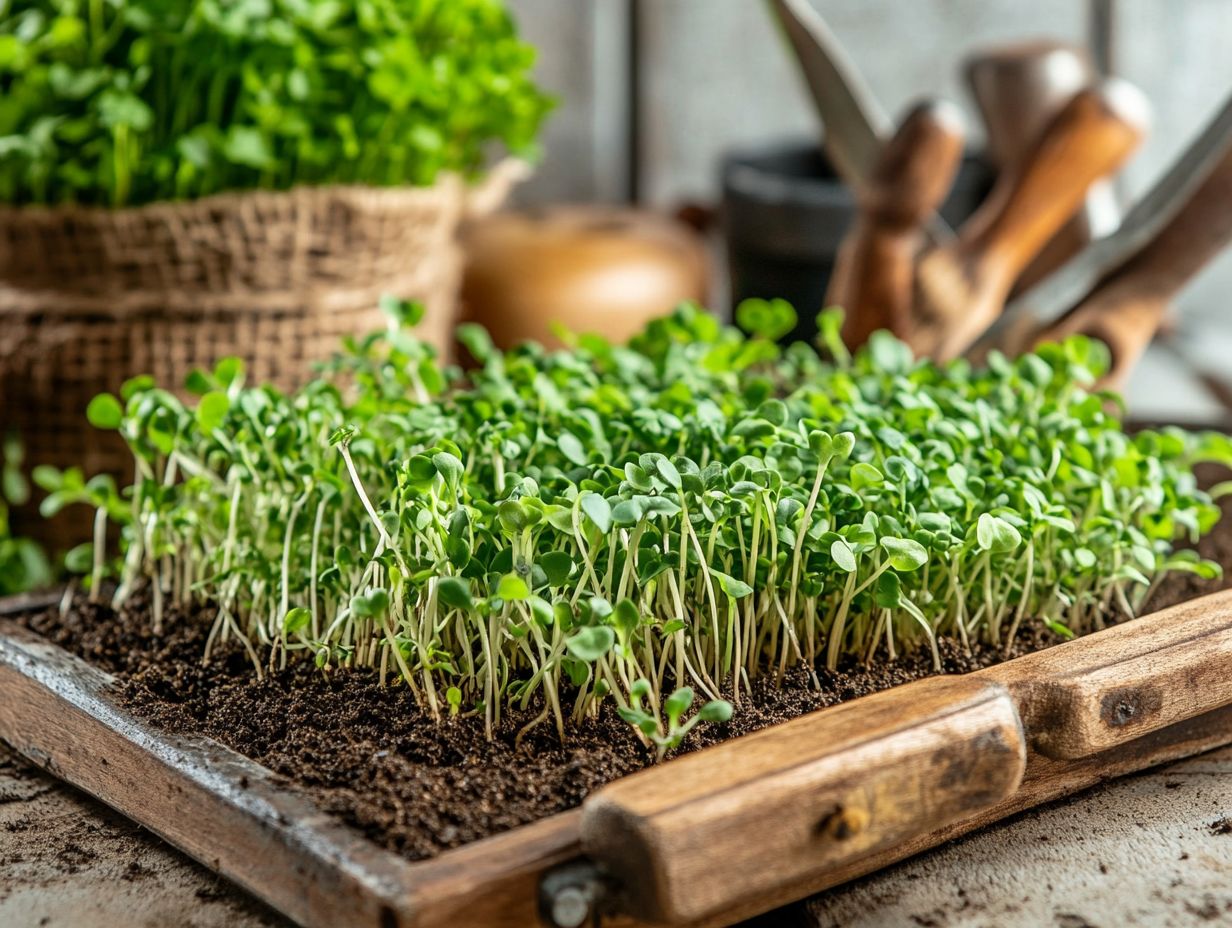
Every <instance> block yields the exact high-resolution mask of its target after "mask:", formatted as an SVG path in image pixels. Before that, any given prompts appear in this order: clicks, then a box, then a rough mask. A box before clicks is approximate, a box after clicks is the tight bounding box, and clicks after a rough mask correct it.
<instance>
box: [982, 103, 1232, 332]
mask: <svg viewBox="0 0 1232 928" xmlns="http://www.w3.org/2000/svg"><path fill="white" fill-rule="evenodd" d="M1229 139H1232V97H1229V98H1228V100H1227V101H1226V102H1225V103H1224V105H1223V107H1222V109H1220V111H1219V112H1218V113H1216V114H1215V116H1214V117H1213V118H1212V119H1211V121H1210V122H1209V123H1208V124H1207V125H1206V128H1204V129H1203V130H1202V132H1201V134H1200V135H1199V136H1198V137H1197V138H1196V139H1195V140H1194V141H1193V142H1192V143H1191V144H1190V146H1189V147H1188V148H1187V149H1185V151H1184V153H1182V154H1181V155H1180V157H1178V158H1177V159H1176V161H1174V162H1173V164H1172V167H1170V168H1169V169H1168V171H1167V173H1166V174H1164V176H1163V177H1162V178H1160V180H1159V181H1158V182H1157V183H1156V184H1155V186H1154V187H1152V188H1151V189H1150V191H1148V192H1147V194H1146V195H1145V196H1143V197H1142V198H1141V199H1140V200H1138V202H1137V203H1135V204H1134V206H1133V207H1132V208H1131V209H1130V211H1129V212H1128V214H1126V216H1125V219H1124V220H1123V221H1122V222H1121V224H1120V225H1119V226H1118V227H1117V229H1116V231H1115V232H1113V233H1112V234H1111V235H1109V236H1107V237H1106V238H1102V239H1099V240H1097V241H1095V242H1092V243H1091V244H1090V245H1088V246H1087V247H1086V249H1085V250H1083V251H1082V252H1081V253H1080V254H1079V255H1077V256H1076V257H1075V258H1074V259H1073V260H1072V261H1070V262H1069V263H1067V264H1066V265H1065V266H1063V267H1062V268H1060V269H1059V270H1058V271H1057V272H1056V273H1054V274H1052V275H1051V276H1049V277H1047V278H1046V279H1044V280H1042V281H1040V283H1038V284H1036V285H1035V286H1034V287H1032V288H1031V289H1030V290H1028V291H1027V292H1025V293H1023V294H1022V295H1021V296H1018V297H1016V298H1015V299H1014V300H1013V301H1012V302H1011V303H1010V305H1009V306H1008V307H1007V308H1006V313H1005V319H1006V320H1007V321H1008V320H1010V319H1012V318H1014V317H1019V316H1022V315H1029V316H1030V317H1031V318H1032V319H1034V320H1035V321H1036V323H1044V322H1051V321H1054V320H1056V319H1057V318H1059V317H1060V316H1061V315H1062V314H1064V313H1066V312H1067V311H1069V310H1070V309H1072V308H1073V307H1074V306H1076V305H1077V304H1078V303H1079V302H1080V301H1081V300H1082V299H1083V298H1084V297H1085V296H1086V295H1087V294H1088V293H1090V292H1091V290H1092V289H1093V288H1094V287H1095V285H1096V284H1097V283H1099V281H1100V280H1101V279H1102V278H1103V277H1105V276H1106V275H1107V274H1108V273H1109V272H1111V271H1112V270H1113V269H1115V268H1116V267H1118V266H1120V265H1121V264H1123V263H1125V261H1126V260H1127V259H1128V258H1129V257H1130V256H1131V255H1133V254H1134V253H1135V252H1137V251H1138V250H1139V249H1140V248H1141V247H1142V246H1143V245H1145V244H1146V243H1147V242H1149V241H1150V240H1151V239H1152V238H1153V237H1154V236H1155V234H1156V233H1157V232H1158V231H1159V230H1160V229H1161V228H1163V226H1164V225H1165V224H1166V223H1167V222H1168V221H1170V220H1171V219H1172V217H1173V215H1174V214H1175V213H1176V212H1177V211H1178V210H1180V208H1181V207H1182V206H1184V205H1185V203H1187V202H1188V201H1189V197H1190V194H1191V193H1192V192H1193V190H1194V188H1196V187H1197V186H1198V185H1199V184H1200V183H1201V182H1202V181H1203V179H1204V178H1205V177H1206V176H1207V174H1208V173H1209V172H1210V171H1211V169H1212V167H1213V166H1214V165H1215V164H1216V163H1217V162H1219V161H1220V160H1221V159H1222V158H1223V157H1224V152H1225V150H1226V148H1227V145H1228V144H1229ZM993 334H995V333H993Z"/></svg>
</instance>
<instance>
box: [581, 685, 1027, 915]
mask: <svg viewBox="0 0 1232 928" xmlns="http://www.w3.org/2000/svg"><path fill="white" fill-rule="evenodd" d="M1025 763H1026V745H1025V743H1024V741H1023V738H1022V734H1021V729H1020V726H1019V722H1018V717H1017V715H1016V713H1015V709H1014V705H1013V702H1012V701H1011V700H1010V698H1009V696H1008V694H1007V692H1006V691H1005V690H1004V688H1002V687H1000V686H997V685H993V684H989V683H987V682H977V681H975V680H972V679H970V678H959V677H952V678H946V677H936V678H932V679H928V680H922V681H920V682H918V683H913V684H909V685H907V686H903V687H899V688H896V689H894V690H892V691H887V692H884V693H880V694H878V695H875V696H871V697H868V698H866V699H861V700H859V701H858V702H854V703H850V704H847V705H844V706H839V707H835V708H830V709H826V710H824V711H822V712H818V713H813V714H811V715H806V716H802V717H801V718H798V719H796V720H794V721H791V722H787V723H784V724H781V725H776V726H774V727H773V728H770V729H764V730H762V731H759V732H756V733H754V734H752V735H748V736H746V737H743V738H737V739H734V740H732V741H728V742H725V743H723V744H721V745H718V746H716V747H713V748H709V749H707V750H706V751H703V752H699V753H696V754H690V755H687V756H685V757H682V758H680V759H678V760H674V761H671V762H670V763H667V764H664V765H661V766H659V767H655V768H653V769H649V770H645V771H642V772H641V773H636V774H634V775H632V776H630V777H626V778H624V779H622V780H619V781H617V782H615V783H612V784H609V785H608V786H605V787H603V788H602V789H600V790H599V791H598V792H597V793H595V794H594V795H592V796H591V797H590V798H589V799H587V800H586V802H585V803H584V804H583V807H582V845H583V848H584V849H585V851H586V853H587V854H588V855H589V856H590V857H591V858H593V859H594V860H596V861H598V862H599V863H601V864H602V865H603V866H604V867H606V868H607V869H608V870H609V871H610V872H611V873H612V874H613V875H614V876H616V877H617V878H618V879H619V880H620V882H621V884H622V885H623V886H625V887H627V888H629V890H630V898H629V899H627V900H625V902H626V903H627V908H625V911H627V912H628V913H629V914H631V915H634V916H636V917H638V918H641V919H644V920H647V921H651V922H655V923H667V924H684V923H692V922H694V921H698V920H701V919H704V918H708V917H712V916H715V915H716V914H718V913H722V912H725V911H730V910H732V909H733V908H734V907H736V906H738V905H740V904H741V903H747V902H748V901H749V900H750V899H754V898H757V897H758V896H759V895H766V894H772V893H773V892H775V891H776V890H779V889H781V888H782V887H784V886H786V885H791V884H799V883H801V882H805V881H807V880H809V879H810V878H817V877H819V876H824V874H825V873H826V872H827V871H830V870H833V869H834V868H835V867H838V866H841V865H842V864H844V863H846V862H849V861H852V860H856V859H857V858H860V857H861V856H863V855H866V854H869V853H873V852H875V851H877V850H879V849H882V848H886V847H888V846H891V845H893V844H895V843H896V842H898V841H901V840H903V839H905V838H906V837H908V836H910V835H912V834H913V833H916V832H918V831H920V830H921V829H925V828H927V829H931V828H937V827H942V825H943V824H946V823H950V822H953V821H956V820H958V819H960V818H963V817H966V816H970V815H972V814H973V813H976V812H978V811H980V810H983V809H986V808H988V807H990V806H992V805H993V804H995V803H997V802H999V801H1002V800H1004V799H1005V798H1007V797H1008V796H1010V795H1012V794H1013V792H1014V790H1016V789H1017V788H1018V785H1019V783H1020V782H1021V780H1022V775H1023V770H1024V767H1025Z"/></svg>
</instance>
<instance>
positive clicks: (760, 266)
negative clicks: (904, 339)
mask: <svg viewBox="0 0 1232 928" xmlns="http://www.w3.org/2000/svg"><path fill="white" fill-rule="evenodd" d="M992 178H993V174H992V169H991V168H990V167H989V166H988V164H987V162H985V161H984V160H983V159H982V158H981V157H979V156H977V155H973V154H971V155H967V156H966V157H965V158H964V159H963V163H962V166H961V168H960V169H959V171H958V176H957V178H956V179H955V181H954V187H953V189H952V190H951V191H950V195H949V198H948V199H947V200H946V201H945V203H944V204H943V205H942V208H941V215H942V216H944V217H945V219H946V220H947V221H948V222H949V223H950V224H951V225H958V224H959V223H961V222H962V221H963V220H964V219H966V218H967V217H968V216H969V215H971V213H972V212H974V210H975V208H976V207H977V206H979V204H980V202H981V201H982V200H983V199H984V196H985V195H986V194H987V193H988V190H989V188H990V187H991V186H992ZM855 210H856V204H855V199H854V197H853V196H852V194H851V191H850V190H849V189H848V188H847V187H846V186H844V184H843V183H842V181H840V180H839V179H838V177H837V175H836V174H835V172H834V169H833V168H832V167H831V166H830V163H829V162H828V161H827V160H826V157H825V155H824V154H823V153H822V151H821V148H820V146H818V145H817V143H816V142H813V141H801V142H788V143H779V144H776V145H773V146H770V147H765V148H759V149H755V150H750V151H741V152H735V153H733V154H731V155H729V156H728V157H727V158H725V159H724V161H723V231H724V239H725V241H726V245H727V266H728V274H729V277H730V283H731V291H730V292H731V305H732V308H733V309H734V308H735V307H736V305H738V304H739V303H740V301H741V300H744V299H746V298H748V297H763V298H771V297H781V298H783V299H785V300H787V301H788V302H790V303H791V304H792V305H793V306H795V307H796V311H797V312H798V313H799V315H800V321H799V323H798V324H797V326H796V329H795V331H793V332H792V333H791V335H789V336H788V339H789V340H795V339H803V340H809V341H811V340H812V339H813V338H815V337H816V335H817V313H818V311H820V310H821V309H822V308H823V307H822V302H823V301H824V299H825V294H826V286H827V284H829V282H830V274H831V273H832V272H833V270H834V259H835V256H836V255H837V254H838V248H839V245H840V243H841V242H842V240H843V236H844V235H845V234H846V232H847V228H848V227H849V226H850V225H851V222H852V219H853V218H854V216H855Z"/></svg>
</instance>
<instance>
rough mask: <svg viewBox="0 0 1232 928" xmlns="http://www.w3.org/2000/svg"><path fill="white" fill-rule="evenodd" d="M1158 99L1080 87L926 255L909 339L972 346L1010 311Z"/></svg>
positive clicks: (1122, 89)
mask: <svg viewBox="0 0 1232 928" xmlns="http://www.w3.org/2000/svg"><path fill="white" fill-rule="evenodd" d="M1148 112H1149V107H1148V105H1147V103H1146V100H1145V98H1144V97H1143V96H1142V94H1141V93H1140V92H1139V91H1138V90H1136V89H1135V88H1134V87H1132V86H1131V85H1129V84H1127V83H1125V82H1123V81H1117V80H1108V81H1105V82H1103V83H1102V84H1100V85H1099V86H1098V87H1093V88H1088V89H1086V90H1083V91H1081V92H1080V93H1078V94H1077V95H1076V96H1075V97H1074V98H1073V99H1072V100H1070V102H1069V103H1068V104H1066V105H1065V107H1064V108H1063V109H1062V110H1061V111H1060V112H1059V113H1057V115H1056V116H1055V117H1053V119H1052V120H1051V121H1050V122H1049V124H1048V127H1047V128H1046V129H1045V131H1044V133H1043V134H1042V135H1041V136H1040V138H1039V139H1038V140H1037V142H1036V144H1035V146H1034V149H1033V151H1032V153H1031V155H1030V157H1029V158H1026V159H1024V160H1023V161H1022V162H1021V163H1020V164H1019V166H1018V168H1017V169H1016V170H1009V171H1006V172H1003V173H1002V174H1001V176H1000V177H999V178H998V179H997V181H996V183H995V185H994V187H993V190H992V192H991V193H990V194H989V196H988V199H987V200H986V201H985V202H984V204H983V205H982V206H981V207H980V208H979V209H978V210H977V211H976V213H975V215H973V216H972V217H971V218H970V219H969V220H968V221H967V223H966V224H965V225H964V226H963V228H962V229H961V230H960V231H959V235H958V237H957V238H956V239H955V240H954V241H953V242H951V243H948V244H946V245H943V246H940V247H936V248H933V249H932V250H931V251H929V252H928V253H926V254H925V255H923V256H922V257H921V258H920V260H919V263H918V266H917V270H916V286H915V301H914V307H913V311H912V312H913V321H914V326H913V328H912V330H910V331H908V332H907V333H905V335H906V339H905V340H906V341H907V342H908V343H909V344H910V345H911V347H912V348H913V349H914V350H915V352H916V354H918V355H927V356H929V357H932V358H934V359H936V360H939V361H945V360H949V359H951V358H954V357H956V356H957V355H959V354H961V353H962V352H963V351H965V350H966V349H967V348H968V347H969V346H970V345H971V344H972V343H973V342H974V341H975V340H976V339H977V338H979V336H980V335H981V334H982V333H983V332H984V331H985V330H986V329H987V328H988V327H989V325H991V324H992V323H993V322H994V321H995V320H996V319H997V318H998V317H999V316H1000V314H1001V312H1002V310H1003V308H1004V306H1005V299H1006V297H1007V296H1008V294H1009V292H1010V288H1011V287H1012V286H1013V284H1014V281H1015V280H1016V279H1017V278H1018V276H1019V275H1020V274H1021V273H1022V272H1023V270H1025V268H1026V267H1027V265H1028V264H1029V263H1030V262H1031V260H1032V259H1033V258H1034V257H1035V256H1036V255H1037V254H1038V253H1039V251H1040V249H1041V248H1043V246H1044V245H1045V243H1047V241H1048V240H1049V239H1050V238H1052V236H1053V235H1054V234H1056V232H1057V230H1058V229H1060V228H1061V226H1062V225H1064V223H1065V221H1066V220H1067V219H1068V218H1069V217H1070V216H1071V215H1073V213H1074V212H1075V210H1077V208H1078V206H1079V204H1081V202H1082V199H1083V197H1084V196H1085V195H1086V192H1087V189H1088V188H1089V187H1090V185H1091V184H1092V183H1094V182H1095V181H1097V180H1099V179H1101V178H1103V177H1106V176H1107V175H1108V174H1110V173H1111V172H1113V171H1115V170H1116V169H1117V168H1119V167H1120V166H1121V164H1122V163H1124V161H1125V160H1126V159H1127V158H1128V157H1129V155H1130V153H1131V152H1132V151H1133V150H1134V149H1135V148H1136V147H1137V146H1138V144H1139V143H1140V142H1141V141H1142V138H1143V136H1144V135H1145V133H1146V128H1147V124H1148V121H1149V119H1148Z"/></svg>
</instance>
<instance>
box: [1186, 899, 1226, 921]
mask: <svg viewBox="0 0 1232 928" xmlns="http://www.w3.org/2000/svg"><path fill="white" fill-rule="evenodd" d="M1185 911H1186V912H1188V913H1189V914H1190V915H1192V916H1194V918H1200V919H1202V921H1204V922H1213V921H1215V920H1216V919H1219V918H1221V917H1222V916H1223V914H1224V913H1223V909H1222V908H1220V906H1219V903H1217V902H1216V901H1215V897H1214V896H1212V895H1211V894H1210V893H1207V894H1206V895H1204V896H1203V897H1202V903H1201V904H1200V905H1198V904H1196V903H1193V902H1186V903H1185Z"/></svg>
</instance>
